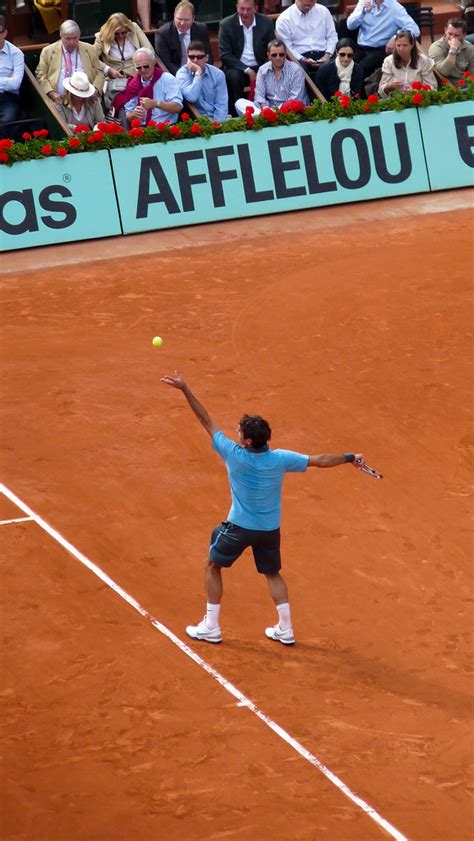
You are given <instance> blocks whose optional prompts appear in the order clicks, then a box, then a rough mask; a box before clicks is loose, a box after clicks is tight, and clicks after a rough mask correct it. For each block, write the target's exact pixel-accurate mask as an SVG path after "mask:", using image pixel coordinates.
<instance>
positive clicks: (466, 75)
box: [463, 70, 471, 79]
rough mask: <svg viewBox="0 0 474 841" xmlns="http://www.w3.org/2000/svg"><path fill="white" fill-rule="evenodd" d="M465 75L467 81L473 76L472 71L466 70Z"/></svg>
mask: <svg viewBox="0 0 474 841" xmlns="http://www.w3.org/2000/svg"><path fill="white" fill-rule="evenodd" d="M463 75H464V78H465V79H467V78H468V76H470V75H471V71H470V70H466V71H465V72H464V74H463Z"/></svg>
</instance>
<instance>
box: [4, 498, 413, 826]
mask: <svg viewBox="0 0 474 841" xmlns="http://www.w3.org/2000/svg"><path fill="white" fill-rule="evenodd" d="M0 493H3V494H4V495H5V496H6V497H7V498H8V499H9V500H10V502H13V503H14V505H16V506H17V507H18V508H20V510H21V511H23V512H24V513H25V514H26V515H27V517H28V518H29V519H32V520H34V521H35V523H36V524H37V525H38V526H39V527H40V528H42V529H43V530H44V531H45V532H46V533H47V534H49V535H50V537H52V538H53V540H56V541H57V542H58V543H59V544H60V545H61V546H62V547H63V549H66V551H67V552H69V553H70V554H71V555H72V556H73V557H74V558H76V560H78V561H79V562H80V563H81V564H83V565H84V566H85V567H87V569H89V570H90V571H91V572H93V573H94V575H96V576H97V578H100V580H101V581H103V582H104V584H107V586H108V587H110V588H111V589H112V590H113V591H114V592H115V593H117V595H118V596H120V597H121V598H122V599H123V600H124V601H126V602H127V603H128V604H129V605H130V606H131V607H133V608H134V609H135V610H136V611H138V613H140V614H141V616H143V617H145V619H148V620H149V622H151V624H152V625H153V627H154V628H156V630H157V631H159V632H160V633H161V634H163V636H165V637H166V638H167V639H169V640H170V642H172V643H173V644H174V645H175V646H176V647H177V648H179V650H180V651H182V653H183V654H186V655H187V656H188V657H190V658H191V660H194V662H195V663H197V665H198V666H200V667H201V668H202V669H204V671H205V672H207V673H208V674H209V675H211V677H213V678H214V680H215V681H217V683H220V685H221V686H223V687H224V689H225V690H226V691H227V692H229V694H230V695H233V696H234V698H236V699H237V706H239V707H246V708H247V709H249V710H250V712H252V713H253V714H254V715H256V716H257V718H259V719H260V721H263V723H264V724H266V725H267V727H269V728H270V730H273V732H274V733H276V734H277V736H279V737H280V739H282V740H283V741H284V742H286V743H287V744H288V745H289V746H290V747H291V748H293V750H294V751H296V753H299V755H300V756H302V757H303V759H306V761H307V762H309V763H310V764H311V765H313V766H314V767H315V768H317V769H318V771H320V772H321V773H322V774H323V775H324V776H325V777H326V779H328V780H329V781H330V782H331V783H333V785H335V786H336V788H338V789H339V791H341V792H342V794H344V795H345V796H346V797H347V798H348V799H349V800H351V801H352V802H353V803H354V804H355V805H356V806H357V807H358V808H359V809H361V810H362V811H363V812H365V814H366V815H367V816H368V817H369V818H371V820H373V821H374V822H375V823H376V824H378V826H380V827H381V829H383V830H385V832H386V833H388V835H390V836H391V837H392V838H394V839H395V841H408V838H407V837H406V835H403V834H402V833H401V832H399V831H398V829H396V828H395V827H394V826H392V824H391V823H389V822H388V821H387V820H385V818H383V817H382V816H381V815H379V813H378V812H377V811H376V810H375V809H373V808H372V806H369V804H368V803H366V802H365V800H362V798H361V797H359V796H358V795H357V794H354V792H353V791H351V789H350V788H349V787H348V786H347V785H346V784H345V783H344V782H343V781H342V780H341V779H340V778H339V777H338V776H336V774H334V773H333V772H332V771H330V769H329V768H327V767H326V766H325V765H324V764H323V763H322V762H321V761H320V760H319V759H318V758H317V757H316V756H314V755H313V754H312V753H310V751H309V750H306V748H305V747H303V745H302V744H300V742H298V741H297V739H294V738H293V736H290V735H289V733H287V732H286V730H284V729H283V727H280V725H279V724H277V723H276V722H275V721H273V720H272V719H271V718H269V716H268V715H266V714H265V713H264V712H262V710H260V709H259V708H258V707H256V706H255V704H254V703H253V702H252V701H251V700H250V699H249V698H247V697H246V696H245V695H244V694H243V693H242V692H241V691H240V690H239V689H237V687H235V686H234V685H233V684H232V683H230V681H228V680H227V679H226V678H225V677H223V675H221V674H220V673H219V672H218V671H217V670H216V669H214V668H213V667H212V666H211V665H210V664H209V663H206V661H205V660H203V659H202V657H199V655H198V654H196V652H195V651H193V650H192V648H189V646H188V645H186V643H185V642H183V641H182V640H181V639H180V638H179V637H177V636H176V634H174V633H173V632H172V631H170V629H169V628H167V627H166V625H163V624H162V623H161V622H159V621H158V619H155V618H154V617H153V616H152V615H151V614H150V613H149V612H148V611H147V610H145V608H144V607H142V606H141V605H140V604H139V603H138V602H137V601H136V599H134V598H133V596H130V595H129V594H128V593H127V592H126V591H125V590H123V589H122V587H120V585H119V584H117V583H116V582H115V581H114V580H113V579H112V578H110V577H109V576H108V575H107V573H105V572H104V571H103V570H101V569H100V567H98V566H97V565H96V564H94V563H93V562H92V561H90V560H89V558H87V557H86V556H85V555H83V553H82V552H80V551H79V550H78V549H76V548H75V546H73V545H72V543H69V541H68V540H66V538H64V537H63V536H62V535H61V534H60V533H59V532H58V531H56V529H54V528H53V527H52V526H50V525H49V523H47V522H46V520H43V518H42V517H40V516H39V515H38V514H36V513H35V512H34V511H33V510H32V509H31V508H29V506H28V505H26V503H24V502H22V500H21V499H19V497H17V496H16V494H14V493H13V492H12V491H10V490H9V489H8V488H7V487H6V486H5V485H3V484H0Z"/></svg>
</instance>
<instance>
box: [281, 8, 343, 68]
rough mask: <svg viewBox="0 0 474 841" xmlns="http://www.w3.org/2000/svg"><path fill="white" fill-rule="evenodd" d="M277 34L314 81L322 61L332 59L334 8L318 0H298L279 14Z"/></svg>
mask: <svg viewBox="0 0 474 841" xmlns="http://www.w3.org/2000/svg"><path fill="white" fill-rule="evenodd" d="M277 35H278V37H279V38H281V40H282V41H284V42H285V44H286V47H287V49H288V50H289V51H290V53H291V55H292V56H293V57H294V58H296V59H297V60H298V61H299V62H300V64H301V66H302V67H303V69H304V70H305V71H306V73H308V74H309V76H311V78H312V79H313V81H314V80H315V79H316V75H317V72H318V69H319V67H320V65H321V64H322V63H324V62H326V61H329V60H330V58H331V56H332V54H333V53H334V50H335V48H336V41H337V34H336V27H335V26H334V21H333V19H332V15H331V12H330V11H329V9H327V8H326V6H322V5H321V4H320V3H317V0H295V2H294V4H293V5H292V6H290V7H289V8H288V9H285V11H284V12H282V13H281V15H280V17H279V18H278V20H277Z"/></svg>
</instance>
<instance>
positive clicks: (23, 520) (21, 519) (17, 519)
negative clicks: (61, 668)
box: [0, 517, 33, 526]
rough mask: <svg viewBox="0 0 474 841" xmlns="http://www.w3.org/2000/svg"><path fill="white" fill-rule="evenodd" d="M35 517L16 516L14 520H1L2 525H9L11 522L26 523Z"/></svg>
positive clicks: (0, 524)
mask: <svg viewBox="0 0 474 841" xmlns="http://www.w3.org/2000/svg"><path fill="white" fill-rule="evenodd" d="M32 519H33V517H15V519H14V520H0V526H8V525H10V523H26V522H28V521H29V520H32Z"/></svg>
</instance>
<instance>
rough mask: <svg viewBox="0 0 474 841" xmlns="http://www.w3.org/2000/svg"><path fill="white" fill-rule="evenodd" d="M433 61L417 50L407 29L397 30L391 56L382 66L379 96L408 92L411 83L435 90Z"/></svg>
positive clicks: (414, 41)
mask: <svg viewBox="0 0 474 841" xmlns="http://www.w3.org/2000/svg"><path fill="white" fill-rule="evenodd" d="M433 66H434V61H433V59H432V58H429V57H428V56H427V55H425V54H424V53H422V52H420V50H419V49H418V44H417V42H416V40H415V36H414V35H413V34H412V33H411V32H409V31H408V29H399V30H398V32H397V34H396V35H395V45H394V49H393V53H392V55H389V56H387V58H386V59H385V61H384V63H383V65H382V78H381V79H380V84H379V95H380V96H390V94H392V93H394V92H395V91H409V90H411V86H412V84H413V82H420V83H421V84H422V85H427V86H428V87H429V88H431V90H434V91H435V90H437V88H438V83H437V81H436V78H435V75H434V73H433Z"/></svg>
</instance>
